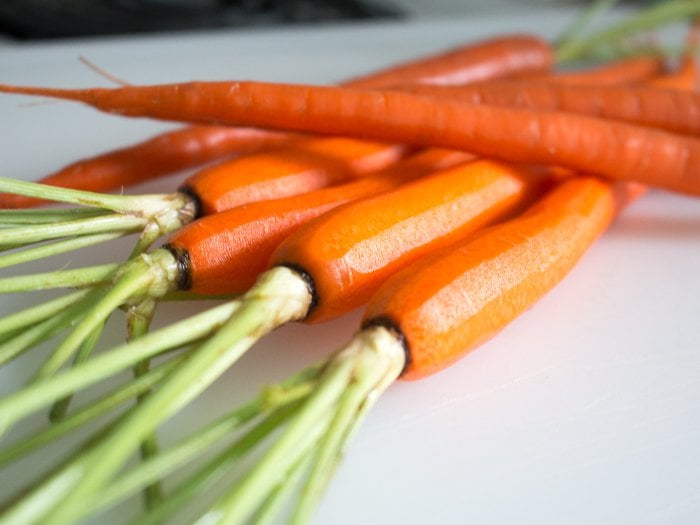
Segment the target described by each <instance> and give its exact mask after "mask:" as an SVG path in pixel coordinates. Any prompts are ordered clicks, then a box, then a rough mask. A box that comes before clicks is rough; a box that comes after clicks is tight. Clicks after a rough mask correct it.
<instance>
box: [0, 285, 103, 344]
mask: <svg viewBox="0 0 700 525" xmlns="http://www.w3.org/2000/svg"><path fill="white" fill-rule="evenodd" d="M89 292H90V290H78V291H76V292H73V293H70V294H66V295H63V296H61V297H58V298H56V299H52V300H50V301H46V302H44V303H41V304H38V305H36V306H31V307H29V308H26V309H24V310H21V311H19V312H15V313H14V314H11V315H8V316H5V317H1V318H0V334H6V333H10V332H13V331H15V330H19V329H22V328H24V327H25V326H29V325H31V324H34V323H38V322H40V321H43V320H44V319H47V318H49V317H52V316H53V315H56V314H57V313H59V312H62V311H63V310H64V309H65V308H67V307H69V306H70V305H71V304H74V303H76V302H78V301H80V300H81V299H82V298H83V297H85V295H86V294H88V293H89Z"/></svg>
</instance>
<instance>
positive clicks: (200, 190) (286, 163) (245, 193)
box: [181, 138, 410, 215]
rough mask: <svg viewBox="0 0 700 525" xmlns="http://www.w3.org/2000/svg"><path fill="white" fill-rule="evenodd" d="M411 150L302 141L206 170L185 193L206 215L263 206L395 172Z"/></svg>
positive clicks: (373, 144)
mask: <svg viewBox="0 0 700 525" xmlns="http://www.w3.org/2000/svg"><path fill="white" fill-rule="evenodd" d="M409 151H410V149H409V148H408V147H406V146H403V145H399V144H385V143H381V142H371V141H365V140H355V139H345V138H320V139H319V138H317V139H313V140H311V139H310V140H302V141H297V142H295V143H294V144H291V145H289V146H287V147H284V148H279V149H276V150H274V151H270V152H262V153H258V154H256V155H249V156H242V157H238V158H235V159H232V160H229V161H225V162H222V163H219V164H216V165H214V166H211V167H208V168H205V169H203V170H200V171H199V172H197V173H195V174H194V175H192V176H191V177H189V178H188V179H187V181H186V182H185V184H184V185H183V187H182V188H181V191H184V192H185V193H188V194H189V195H191V196H193V197H194V198H195V199H196V201H197V202H198V204H199V208H200V209H199V214H200V215H210V214H212V213H217V212H221V211H224V210H229V209H231V208H234V207H236V206H240V205H242V204H246V203H250V202H256V201H260V200H268V199H277V198H282V197H289V196H291V195H299V194H301V193H306V192H309V191H313V190H317V189H320V188H323V187H326V186H329V185H332V184H337V183H340V182H343V181H347V180H349V179H353V178H356V177H359V176H362V175H366V174H369V173H374V172H376V171H379V170H381V169H383V168H386V167H388V166H390V165H391V164H393V163H395V162H396V161H397V160H399V159H400V158H401V157H402V156H404V155H405V154H406V153H408V152H409Z"/></svg>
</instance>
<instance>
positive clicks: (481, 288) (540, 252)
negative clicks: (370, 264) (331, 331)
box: [363, 177, 636, 379]
mask: <svg viewBox="0 0 700 525" xmlns="http://www.w3.org/2000/svg"><path fill="white" fill-rule="evenodd" d="M635 191H636V190H635V189H634V188H633V187H632V186H630V185H628V184H625V183H617V184H616V185H615V184H613V183H608V182H605V181H602V180H599V179H596V178H593V177H575V178H572V179H571V180H567V181H565V182H563V183H562V184H561V186H560V187H558V188H557V189H555V190H553V191H552V192H551V193H550V194H549V195H547V196H546V197H544V198H543V199H542V200H541V201H540V202H538V203H537V204H535V205H534V206H533V207H532V208H531V209H530V210H529V211H528V212H527V213H525V214H524V215H522V216H521V217H519V218H517V219H514V220H512V221H510V222H508V223H506V224H503V225H500V226H497V227H494V228H492V229H490V230H487V231H485V232H483V233H481V234H479V235H477V236H476V238H474V239H471V240H469V241H467V242H466V243H464V244H463V245H462V246H460V247H458V248H456V247H453V248H451V249H450V250H447V251H445V252H443V253H441V254H439V255H434V256H431V257H429V258H427V259H426V260H423V261H421V262H419V263H417V264H415V265H414V266H412V267H411V268H409V269H407V270H405V271H403V272H401V273H399V274H397V275H396V276H394V277H392V278H391V279H390V280H389V281H387V283H386V284H385V285H384V286H383V287H382V288H381V289H380V290H379V291H378V292H377V294H376V295H375V296H374V297H373V298H372V300H371V301H370V303H369V305H368V307H367V311H366V313H365V316H364V321H363V325H364V326H365V327H368V326H372V325H387V326H390V327H391V328H392V329H395V330H397V331H398V333H400V334H401V337H402V338H404V340H405V343H406V348H407V352H408V357H407V364H406V367H405V369H404V373H403V376H402V377H404V378H406V379H416V378H419V377H423V376H425V375H427V374H430V373H433V372H435V371H437V370H439V369H441V368H444V367H446V366H448V365H449V364H450V363H451V362H453V361H454V360H456V359H457V358H459V357H460V356H461V355H463V354H464V353H465V352H467V351H468V350H470V349H472V348H474V347H476V346H477V345H479V344H480V343H482V342H484V341H485V340H486V339H488V338H490V337H491V336H493V335H494V334H495V333H496V332H497V331H498V330H500V329H501V328H502V327H503V326H505V324H507V323H508V322H510V321H511V320H513V319H514V318H515V317H516V316H517V315H519V314H520V313H522V312H523V311H524V310H525V309H527V308H528V307H529V306H530V305H532V304H533V303H534V302H535V301H536V300H537V299H539V298H540V297H541V296H542V295H543V294H544V293H545V292H546V291H547V290H549V289H550V288H552V287H553V286H554V285H555V284H556V283H557V282H559V281H560V280H561V279H562V278H563V277H564V276H565V275H566V274H567V273H568V272H569V271H570V270H571V268H572V267H573V266H574V264H575V263H576V261H577V260H578V259H579V258H580V257H581V256H582V255H583V253H584V252H585V250H586V249H587V248H588V247H589V246H590V245H591V243H592V242H593V240H594V239H595V238H597V236H598V235H600V234H601V233H602V232H603V231H604V230H605V229H606V228H607V226H608V225H609V224H610V222H611V221H612V219H613V217H614V216H615V214H616V212H617V210H618V209H619V207H620V206H621V204H622V203H624V202H625V201H626V200H628V199H629V198H630V195H629V192H632V193H634V192H635Z"/></svg>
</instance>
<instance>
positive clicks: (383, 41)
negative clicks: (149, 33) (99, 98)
mask: <svg viewBox="0 0 700 525" xmlns="http://www.w3.org/2000/svg"><path fill="white" fill-rule="evenodd" d="M568 18H569V13H567V12H563V11H562V12H550V13H549V15H545V14H544V13H543V12H530V13H523V14H522V15H518V16H512V17H510V18H503V17H494V18H472V19H453V20H443V21H434V22H427V21H424V22H420V21H419V22H411V23H410V24H374V25H372V24H368V25H366V26H345V27H337V28H329V27H326V28H318V29H314V30H306V31H301V30H294V31H269V32H262V31H260V32H255V33H245V32H240V33H237V34H235V33H231V34H225V33H213V34H202V35H189V36H178V37H172V38H170V37H158V38H151V39H139V40H134V39H115V40H111V41H102V42H93V41H85V42H78V43H74V44H62V45H55V46H44V45H34V46H28V47H13V46H10V47H3V48H0V81H2V82H8V83H36V84H46V85H52V86H88V85H94V84H103V83H104V81H103V80H102V79H100V78H98V77H96V76H95V74H94V73H93V72H91V71H89V70H87V69H86V68H85V67H84V66H82V65H80V64H79V63H78V61H77V57H78V55H85V56H87V57H89V58H90V59H91V60H92V61H94V62H96V63H97V64H99V65H100V66H101V67H103V68H105V69H107V70H108V71H110V72H111V73H113V74H115V75H117V76H120V77H122V78H124V79H125V80H128V81H130V82H133V83H147V82H165V81H180V80H189V79H223V78H257V79H274V80H288V81H308V82H326V81H328V82H330V81H333V80H336V79H341V78H343V77H346V76H350V75H352V74H354V73H359V72H363V71H366V70H369V69H372V68H374V67H377V66H380V65H382V64H384V63H389V62H392V61H395V60H397V59H399V58H402V57H408V56H412V55H418V54H422V53H426V52H429V51H431V50H434V49H438V48H442V47H444V46H447V45H451V44H454V43H456V42H460V41H465V40H471V39H476V38H479V37H482V36H484V35H486V34H489V33H495V32H506V31H513V30H524V31H528V30H537V31H542V30H545V31H547V32H546V33H545V36H550V37H551V36H553V35H554V34H555V33H554V32H553V31H555V30H556V29H557V28H559V27H561V26H562V24H563V23H564V22H565V21H567V20H568ZM545 19H546V20H547V23H546V24H544V23H543V20H545ZM544 26H546V27H544ZM24 102H26V101H25V100H24V99H20V98H16V97H9V96H7V97H0V119H1V121H2V126H1V127H0V174H2V175H5V176H11V177H20V178H26V179H35V178H38V177H39V176H41V175H43V174H44V173H47V172H49V171H50V170H53V169H55V168H57V167H58V166H61V165H63V164H66V163H67V162H70V161H72V160H74V159H76V158H79V157H83V156H87V155H91V154H95V153H97V152H99V151H103V150H106V149H110V148H113V147H115V146H117V145H121V144H128V143H130V142H134V141H136V140H138V139H140V138H143V137H146V136H148V135H150V134H151V133H152V132H154V131H155V130H157V129H161V128H162V127H163V126H162V125H161V124H155V123H151V122H148V121H145V120H120V119H118V118H115V117H108V116H103V115H100V114H98V113H96V112H94V111H91V110H89V109H84V108H81V107H78V106H76V105H73V104H69V103H47V104H43V103H42V104H38V105H33V106H31V107H27V106H26V105H21V104H23V103H24ZM173 187H175V181H173V180H169V181H161V182H159V183H157V184H152V185H149V186H148V188H149V189H154V188H157V189H159V190H168V189H171V188H173ZM699 241H700V206H699V205H698V201H697V200H693V199H690V198H686V197H681V196H676V195H670V194H665V193H661V192H655V193H652V194H651V195H649V196H647V197H645V198H644V199H643V200H641V201H639V202H637V203H635V204H634V205H633V206H632V207H631V208H630V209H629V210H627V211H626V212H625V213H624V215H623V216H622V218H621V219H620V220H619V221H618V222H617V223H616V224H615V226H614V227H613V228H612V230H611V231H610V232H609V233H608V234H607V235H605V237H604V238H603V239H602V240H600V242H598V243H597V244H596V245H595V246H594V247H593V249H591V250H590V252H589V253H588V254H587V255H586V256H585V257H584V259H583V260H582V261H581V263H580V264H579V265H578V266H577V267H576V269H575V270H574V271H573V272H572V274H571V275H570V276H569V277H568V278H567V279H566V280H565V281H564V282H563V283H562V284H561V285H559V286H558V287H557V288H556V289H555V290H553V291H552V292H551V293H550V294H548V295H547V296H546V297H545V298H544V299H543V300H542V301H541V302H540V303H538V304H537V305H536V306H535V307H534V308H532V309H531V310H530V311H529V312H527V313H526V314H525V315H523V316H522V317H521V318H520V319H518V320H517V321H516V322H514V323H513V324H512V325H510V326H509V327H508V328H507V329H506V330H505V331H504V332H502V333H501V334H500V335H499V336H498V337H496V338H495V339H494V340H492V341H491V342H489V343H488V344H485V345H484V346H483V347H481V348H480V349H478V350H477V351H475V352H473V353H472V354H470V355H469V356H467V357H466V358H465V359H463V360H462V361H461V362H459V363H458V364H456V365H455V366H453V367H452V368H451V369H449V370H447V371H445V372H443V373H441V374H439V375H436V376H434V377H432V378H429V379H427V380H424V381H421V382H413V383H399V384H396V385H394V386H393V387H392V388H391V389H390V390H389V391H388V392H387V393H386V394H385V395H384V396H383V398H382V399H381V400H380V402H379V403H378V405H377V406H376V408H375V409H374V410H373V411H372V413H371V414H370V416H369V418H368V420H367V421H366V422H365V424H364V425H363V427H362V429H361V431H360V432H359V433H358V435H357V436H356V439H355V440H354V442H353V443H352V445H351V447H350V450H349V451H348V454H347V458H346V461H345V462H344V464H343V466H342V468H341V469H340V470H339V472H338V475H337V477H336V479H335V481H334V483H333V484H332V485H331V487H330V490H329V492H328V494H327V496H326V497H325V499H324V501H323V504H322V506H321V508H320V510H319V512H318V514H317V516H316V519H315V523H317V524H325V523H333V524H337V525H343V524H348V525H349V524H355V523H403V524H404V525H419V524H424V523H440V524H446V523H450V524H452V523H479V524H483V523H514V522H517V523H533V524H535V523H536V524H559V523H697V521H698V519H699V518H700V452H699V448H698V442H700V418H698V416H697V414H698V411H700V344H699V343H700V337H699V336H698V333H697V327H698V322H697V318H698V315H697V312H698V306H700V299H699V298H700V279H698V277H697V269H698V268H699V267H700V242H699ZM122 249H123V247H122ZM101 252H104V250H96V251H93V252H90V253H89V254H88V255H86V257H89V258H90V259H91V260H92V259H95V260H96V259H98V258H100V257H101V258H103V259H104V258H106V259H109V258H110V257H112V258H113V257H116V256H117V254H119V253H123V252H119V251H118V250H117V249H116V248H115V249H114V252H113V253H101ZM31 300H33V298H26V297H22V298H14V297H8V298H3V299H2V305H1V306H2V307H3V311H14V310H15V309H17V308H18V305H19V304H20V302H22V303H24V302H29V301H31ZM184 308H192V309H194V308H195V306H194V305H187V306H185V307H184ZM176 309H179V310H180V312H179V313H182V309H183V308H182V307H177V308H175V307H172V306H166V307H164V308H163V309H162V310H161V316H160V322H167V321H168V319H170V318H172V316H173V315H174V312H175V310H176ZM357 320H358V313H355V314H352V315H349V316H347V317H345V318H343V319H339V320H338V321H336V322H333V323H329V324H327V325H323V326H313V327H308V326H300V325H296V326H291V327H288V328H285V329H282V330H279V331H277V332H276V333H274V334H273V335H272V336H270V337H269V338H267V339H266V340H265V341H264V342H263V343H261V344H260V345H258V346H257V347H256V348H255V349H254V350H253V351H252V352H251V353H250V355H248V356H247V357H246V358H245V359H244V360H243V362H241V363H240V364H239V365H237V366H236V367H235V369H234V370H232V371H231V372H230V373H228V374H226V376H224V377H223V378H222V379H221V380H220V381H218V382H217V383H216V384H215V385H214V387H213V388H211V389H210V391H209V392H207V394H206V395H205V396H203V397H202V398H200V399H199V400H198V401H197V402H196V403H194V404H193V406H192V407H190V408H189V409H188V410H186V411H185V412H184V415H183V417H181V418H179V419H178V420H177V421H175V422H173V423H171V424H169V425H167V427H166V428H165V430H164V431H163V432H162V433H161V435H162V437H163V439H164V440H165V441H169V440H170V439H172V436H174V435H177V434H178V433H179V432H181V431H183V430H185V429H187V428H189V427H191V426H192V425H193V424H194V422H196V421H203V420H208V419H210V418H211V417H213V416H214V415H215V414H218V413H221V412H223V411H224V410H226V409H227V408H228V407H230V406H232V405H234V404H235V402H236V400H241V399H243V398H244V396H245V394H244V392H250V391H251V390H252V389H253V388H255V385H258V384H261V383H263V382H267V381H272V380H274V379H277V378H280V377H283V376H284V375H287V374H289V373H291V372H293V371H294V370H296V369H298V368H300V367H301V366H302V363H306V362H310V361H312V360H314V359H315V358H316V357H319V356H321V355H324V354H325V353H326V352H327V351H330V350H332V349H333V348H335V347H336V346H338V345H339V344H340V343H342V342H344V341H345V340H346V339H347V338H348V337H349V335H350V334H351V333H352V332H353V330H354V329H355V326H356V324H357ZM118 321H119V320H117V322H115V323H114V325H113V328H110V335H111V337H112V338H113V340H115V341H116V340H119V338H120V337H122V333H123V332H122V326H121V324H120V323H119V322H118ZM36 359H39V357H34V360H36ZM29 364H30V363H28V362H27V361H24V362H21V363H20V364H18V365H15V366H13V367H10V368H8V369H5V370H2V371H0V374H2V376H1V377H0V391H8V390H9V389H10V388H11V386H12V385H13V384H14V385H16V384H18V383H19V381H20V380H21V376H22V375H23V374H26V370H24V369H23V367H29ZM37 461H39V460H37ZM30 470H31V469H26V468H25V467H23V468H12V469H9V470H8V471H6V472H3V473H0V476H2V477H1V478H0V490H3V489H8V488H9V487H11V486H12V485H15V484H16V483H17V482H18V481H19V480H20V479H21V478H26V477H27V476H28V475H29V472H30ZM28 471H29V472H28ZM3 491H4V490H3ZM132 505H136V503H132V504H129V505H127V506H124V507H123V511H124V512H126V513H127V514H128V512H129V510H130V509H131V508H132V507H131V506H132ZM127 514H118V515H117V517H115V518H114V522H115V523H119V522H120V518H123V516H125V515H127ZM100 523H104V521H100Z"/></svg>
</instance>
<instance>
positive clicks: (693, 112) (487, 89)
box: [399, 80, 700, 135]
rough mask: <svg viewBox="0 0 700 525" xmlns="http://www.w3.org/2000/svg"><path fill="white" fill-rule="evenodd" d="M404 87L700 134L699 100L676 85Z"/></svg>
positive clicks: (510, 83)
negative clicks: (660, 86)
mask: <svg viewBox="0 0 700 525" xmlns="http://www.w3.org/2000/svg"><path fill="white" fill-rule="evenodd" d="M399 89H400V90H401V91H404V92H407V93H413V94H415V95H424V96H433V97H441V98H449V99H451V100H455V101H459V102H465V103H468V104H486V105H492V106H502V107H517V108H526V109H537V110H546V111H562V112H569V113H578V114H582V115H591V116H595V117H601V118H605V119H613V120H619V121H622V122H629V123H633V124H640V125H643V126H649V127H653V128H658V129H663V130H666V131H671V132H674V133H685V134H688V135H697V134H698V133H700V99H698V98H697V97H694V96H692V95H689V94H688V93H683V92H680V91H677V90H673V89H658V88H654V89H649V88H648V87H634V86H592V85H590V86H586V85H568V84H557V83H548V82H531V81H507V80H506V81H500V82H499V81H493V82H488V83H487V84H476V85H471V86H419V85H413V86H406V87H402V88H399Z"/></svg>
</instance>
